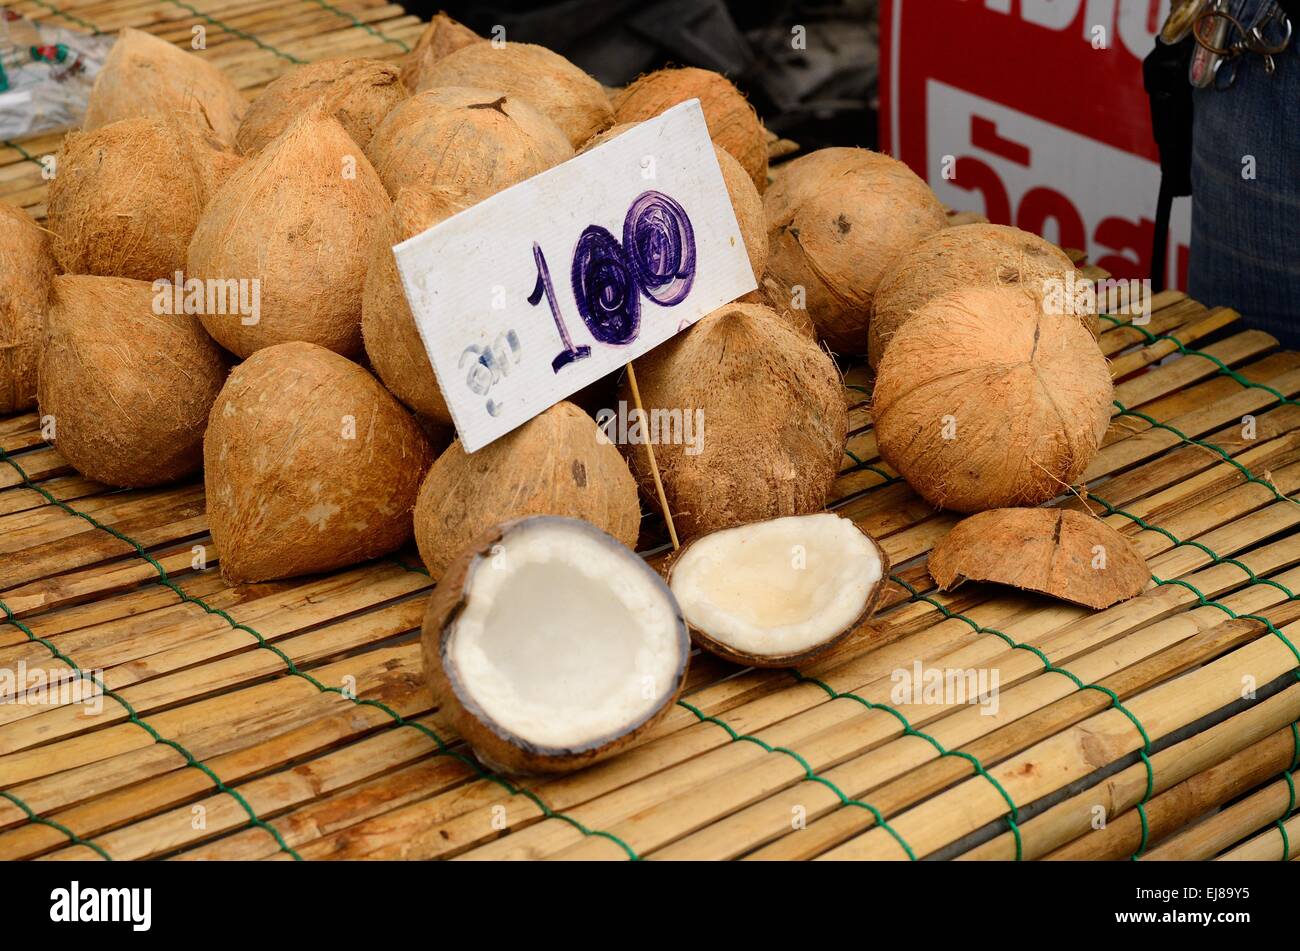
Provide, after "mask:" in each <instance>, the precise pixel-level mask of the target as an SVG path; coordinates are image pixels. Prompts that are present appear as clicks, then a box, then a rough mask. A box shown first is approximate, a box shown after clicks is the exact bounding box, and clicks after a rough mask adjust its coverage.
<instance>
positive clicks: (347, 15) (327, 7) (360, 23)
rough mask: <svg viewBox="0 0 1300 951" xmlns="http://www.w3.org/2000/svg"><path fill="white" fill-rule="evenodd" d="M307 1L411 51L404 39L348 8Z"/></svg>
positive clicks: (313, 0) (376, 37) (319, 1)
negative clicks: (372, 23) (362, 19)
mask: <svg viewBox="0 0 1300 951" xmlns="http://www.w3.org/2000/svg"><path fill="white" fill-rule="evenodd" d="M306 2H308V3H314V4H316V6H318V7H320V8H321V9H322V10H328V11H329V12H330V13H333V14H335V15H337V16H341V17H343V19H345V20H350V21H351V22H352V25H353V26H355V27H357V28H358V29H362V30H365V31H366V32H367V33H369V34H370V35H371V36H373V37H374V38H375V39H378V40H383V41H384V42H385V43H392V44H393V45H394V46H398V47H400V48H401V50H402V52H404V53H409V52H411V48H410V47H409V46H407V45H406V43H404V42H403V41H402V40H399V39H397V38H396V37H393V36H388V35H387V34H385V33H383V32H382V31H380V30H377V29H375V28H374V27H373V26H371V25H370V24H369V23H365V22H363V21H361V20H359V19H357V18H356V17H355V16H353V15H352V14H351V13H348V12H347V11H346V10H340V9H339V8H338V7H336V6H334V5H333V4H331V3H326V2H325V0H306Z"/></svg>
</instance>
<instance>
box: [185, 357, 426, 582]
mask: <svg viewBox="0 0 1300 951" xmlns="http://www.w3.org/2000/svg"><path fill="white" fill-rule="evenodd" d="M432 458H433V453H432V450H431V449H430V447H429V443H428V441H427V440H426V439H425V437H424V434H423V433H422V432H421V431H420V428H419V427H418V426H417V425H416V424H415V420H414V419H412V418H411V415H410V414H409V413H408V412H407V411H406V410H405V409H403V408H402V406H401V404H399V403H398V402H397V400H395V399H393V397H392V396H391V395H389V393H388V391H387V390H385V389H384V388H383V387H382V386H380V385H379V383H378V381H376V380H375V378H374V377H372V376H371V375H370V374H369V373H367V372H366V371H365V370H363V369H362V368H361V367H359V366H357V365H356V364H355V363H352V362H351V361H350V360H347V359H345V358H344V357H341V356H339V355H338V354H336V353H334V352H332V351H330V350H326V349H324V348H323V347H318V346H315V345H314V344H310V343H285V344H280V345H278V346H274V347H268V348H266V349H264V350H259V351H258V352H257V353H255V354H253V356H251V357H249V358H248V359H247V360H245V361H244V362H243V363H242V364H240V365H239V366H238V367H236V368H235V369H234V370H233V371H232V372H231V374H230V379H229V380H228V381H227V383H226V385H225V386H224V387H223V388H222V390H221V394H220V396H218V398H217V401H216V403H215V404H213V407H212V414H211V421H210V423H209V425H208V430H207V437H206V439H205V441H204V479H205V488H206V494H207V500H208V524H209V526H210V527H211V530H212V539H213V541H214V542H215V543H216V546H217V550H218V551H219V552H220V558H221V573H222V575H223V576H224V577H225V578H227V579H228V580H230V581H235V582H242V581H266V580H269V579H272V578H288V577H292V576H295V575H302V574H313V573H316V572H322V571H331V570H333V569H335V568H342V567H344V566H346V565H353V564H356V563H358V562H361V561H366V560H367V559H370V558H376V557H378V556H379V555H383V554H387V553H388V552H391V551H393V550H395V549H397V548H399V547H401V546H402V545H403V544H405V542H406V541H407V540H408V539H409V538H410V537H411V508H412V506H413V505H414V504H415V493H416V490H417V489H418V488H419V485H420V479H421V478H422V477H423V476H424V472H425V470H426V469H427V468H428V466H429V463H430V462H431V461H432Z"/></svg>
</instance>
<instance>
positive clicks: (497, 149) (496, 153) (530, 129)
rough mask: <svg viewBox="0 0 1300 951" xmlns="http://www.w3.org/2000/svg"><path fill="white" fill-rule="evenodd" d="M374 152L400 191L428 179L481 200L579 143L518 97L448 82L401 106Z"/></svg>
mask: <svg viewBox="0 0 1300 951" xmlns="http://www.w3.org/2000/svg"><path fill="white" fill-rule="evenodd" d="M366 154H367V155H368V156H369V157H370V161H371V162H372V163H373V164H374V167H375V170H376V171H377V172H378V173H379V177H380V179H381V180H382V181H383V183H384V187H385V188H387V189H388V192H389V194H390V195H392V196H393V197H397V193H398V192H399V191H401V190H402V189H403V188H404V187H406V186H407V185H425V186H429V187H443V188H449V189H451V190H453V191H456V192H458V193H459V194H461V195H462V196H463V197H464V198H465V199H466V200H473V201H477V200H480V199H483V198H486V197H487V196H489V195H492V194H494V193H496V192H498V191H500V190H501V189H503V188H506V187H508V186H510V185H514V184H515V183H517V182H522V181H523V180H524V179H525V178H531V177H532V176H534V175H536V174H538V173H539V172H544V171H546V170H547V169H548V168H552V167H553V166H555V165H559V164H560V163H561V162H563V161H565V160H567V159H570V158H572V157H573V147H572V146H571V145H570V144H569V140H568V139H567V138H566V137H565V135H564V133H563V132H562V131H561V130H560V128H559V127H558V126H557V125H556V124H555V123H554V122H552V121H551V120H550V119H548V118H546V116H544V115H542V114H541V113H540V112H538V111H537V110H536V109H534V108H533V107H532V106H530V105H529V104H528V103H527V102H525V101H524V100H523V99H521V98H519V97H517V96H513V95H508V94H506V93H503V92H499V91H492V90H488V89H474V88H465V87H458V86H448V87H439V88H436V89H431V90H429V91H427V92H421V93H419V94H418V95H414V96H412V97H411V98H410V99H407V100H406V101H405V102H404V103H402V104H401V105H400V106H398V107H397V108H396V109H394V110H393V111H392V112H391V113H390V114H389V116H388V118H387V119H385V120H384V122H383V123H382V124H381V125H380V127H379V128H378V129H377V130H376V132H375V136H374V138H373V139H371V140H370V146H369V148H367V149H366Z"/></svg>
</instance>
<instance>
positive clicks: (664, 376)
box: [620, 304, 848, 536]
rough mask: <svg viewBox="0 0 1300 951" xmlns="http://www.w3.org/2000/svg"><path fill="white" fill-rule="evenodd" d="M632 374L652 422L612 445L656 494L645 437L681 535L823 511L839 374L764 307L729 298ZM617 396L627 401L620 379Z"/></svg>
mask: <svg viewBox="0 0 1300 951" xmlns="http://www.w3.org/2000/svg"><path fill="white" fill-rule="evenodd" d="M636 375H637V381H638V383H639V388H640V392H641V398H642V401H643V405H644V406H645V409H646V411H647V413H648V414H649V417H650V418H649V422H648V423H646V421H644V420H642V421H640V425H633V424H632V423H631V422H629V425H628V432H627V438H626V440H623V439H620V441H621V442H623V443H625V452H626V453H627V454H628V456H629V458H630V461H631V463H632V468H633V471H634V472H635V473H636V474H637V477H638V479H639V481H640V483H641V488H642V490H643V491H644V492H645V493H646V497H647V498H649V499H656V500H657V490H656V488H655V483H654V475H653V471H652V469H651V467H650V464H649V456H648V454H647V453H646V448H645V445H644V442H645V440H646V439H647V438H650V439H653V440H654V453H655V459H656V461H657V463H658V467H659V474H660V477H661V478H662V481H663V486H664V491H665V493H666V495H667V498H668V506H669V508H670V509H671V511H672V513H673V519H674V522H675V524H676V527H677V531H678V533H679V534H681V535H683V536H696V535H703V534H706V533H708V532H712V531H716V530H718V529H722V528H729V527H731V526H733V525H740V524H743V523H745V522H755V521H759V520H762V519H768V518H775V517H777V516H782V515H806V514H809V513H812V512H819V511H821V510H822V509H823V508H824V507H825V505H826V498H827V495H828V494H829V492H830V488H831V483H832V482H834V480H835V476H836V473H837V472H838V471H839V468H840V464H841V462H842V461H843V459H844V441H845V438H846V436H847V433H848V410H847V409H846V408H845V403H844V391H843V388H842V387H841V384H840V375H839V372H838V371H837V370H836V369H835V364H834V363H833V362H832V361H831V358H830V357H828V356H827V355H826V354H825V353H824V352H823V351H822V350H821V349H819V348H818V347H817V345H816V344H815V343H813V342H811V341H809V340H808V339H807V338H806V337H804V336H802V335H801V334H800V333H799V332H798V331H797V330H796V329H794V328H793V327H792V326H790V325H789V324H788V323H786V322H785V321H783V320H782V319H781V318H780V317H779V316H777V315H776V314H775V313H773V312H772V311H771V310H769V309H768V308H766V307H763V306H761V305H758V304H727V305H725V306H723V307H721V308H719V309H718V310H715V311H714V312H713V313H711V314H709V315H708V316H706V317H704V318H703V319H702V320H700V321H699V322H698V323H696V324H695V326H693V327H691V328H690V329H689V330H687V331H686V332H685V333H681V334H678V335H677V336H676V337H674V338H673V339H672V340H670V341H668V342H667V343H665V344H664V345H663V346H661V347H658V348H656V349H655V350H652V351H651V352H650V353H648V354H647V355H645V356H643V357H641V358H640V359H638V360H637V362H636ZM622 400H623V402H624V403H625V404H626V405H627V406H634V405H635V403H634V401H633V398H632V395H631V392H630V388H629V387H625V389H624V391H623V396H622ZM688 426H689V427H690V428H689V430H688V428H687V427H688ZM647 430H648V432H647ZM621 435H622V434H620V436H621Z"/></svg>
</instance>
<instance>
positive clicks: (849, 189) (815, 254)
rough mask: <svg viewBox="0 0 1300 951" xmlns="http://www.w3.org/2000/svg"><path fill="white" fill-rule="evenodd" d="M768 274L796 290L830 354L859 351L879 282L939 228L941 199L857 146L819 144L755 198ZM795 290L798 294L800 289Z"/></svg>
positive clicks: (894, 164) (902, 168)
mask: <svg viewBox="0 0 1300 951" xmlns="http://www.w3.org/2000/svg"><path fill="white" fill-rule="evenodd" d="M763 210H764V211H765V212H766V214H767V239H768V244H769V246H770V247H771V253H770V257H769V258H768V262H767V268H768V273H769V274H770V275H771V276H772V277H773V278H774V279H775V280H776V281H777V282H778V283H779V284H780V285H782V286H783V287H784V288H785V289H786V293H787V295H788V296H790V297H791V298H798V297H802V298H803V299H804V303H805V304H806V306H807V310H808V313H809V315H810V316H811V317H812V320H813V323H814V324H816V325H817V331H818V333H820V334H821V336H822V339H823V340H825V341H826V343H827V344H828V345H829V346H830V347H831V349H832V350H834V351H836V352H837V353H844V354H854V353H864V352H866V350H867V326H868V324H869V323H870V320H871V313H872V308H873V304H874V301H875V295H876V290H877V288H878V287H879V285H880V279H881V277H882V276H883V275H884V273H885V272H886V271H887V270H888V269H889V268H890V267H891V266H892V265H893V264H894V262H895V261H896V260H897V259H898V258H899V257H900V256H901V255H902V254H903V253H904V252H906V251H907V250H909V249H910V248H911V247H913V246H914V245H915V244H916V243H917V242H919V241H921V240H923V239H924V238H927V237H929V236H930V235H932V234H934V233H935V232H937V231H940V230H942V229H943V228H944V227H946V225H947V219H946V217H945V215H944V210H943V205H941V204H940V203H939V200H938V199H937V198H935V197H934V193H933V192H932V191H930V188H929V186H928V185H926V184H925V182H923V181H921V179H919V178H917V177H916V175H915V174H914V173H913V172H912V170H911V169H909V168H908V167H907V166H906V165H904V164H903V163H902V162H898V161H896V160H894V159H892V158H890V157H889V156H887V155H881V154H879V153H877V152H869V151H867V150H865V149H843V148H833V149H822V150H820V151H818V152H813V153H811V154H809V155H805V156H804V157H803V158H799V159H795V160H794V161H793V162H791V163H790V164H789V165H787V166H785V168H784V170H783V171H782V173H781V175H780V177H779V178H778V179H777V180H776V181H775V182H773V183H772V187H771V188H770V189H768V192H767V194H766V195H765V196H764V197H763ZM800 289H802V293H799V291H800Z"/></svg>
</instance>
